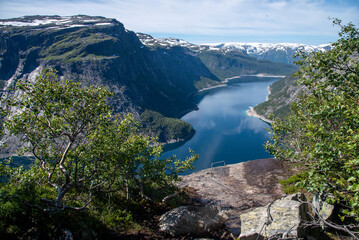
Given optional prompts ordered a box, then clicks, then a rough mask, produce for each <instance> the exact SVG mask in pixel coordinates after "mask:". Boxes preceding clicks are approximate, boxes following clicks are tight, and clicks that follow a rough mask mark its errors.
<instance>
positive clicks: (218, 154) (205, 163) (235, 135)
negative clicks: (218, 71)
mask: <svg viewBox="0 0 359 240" xmlns="http://www.w3.org/2000/svg"><path fill="white" fill-rule="evenodd" d="M258 80H262V79H258ZM276 80H277V79H271V80H270V81H258V82H250V83H235V84H232V85H230V86H228V87H225V88H220V89H215V90H212V91H210V92H209V93H207V94H205V95H202V96H196V97H197V99H201V100H200V102H199V104H198V107H199V110H198V111H193V112H190V113H188V114H187V115H185V116H184V117H183V118H182V119H183V120H184V121H187V122H189V123H191V124H192V125H193V127H194V128H195V130H196V134H195V136H194V137H193V138H192V139H191V140H189V141H187V142H185V143H181V144H182V145H181V146H179V145H178V144H177V145H172V146H167V147H166V148H165V150H169V149H170V148H171V147H177V148H176V149H174V150H169V151H167V152H166V153H164V155H165V156H169V155H173V154H176V156H177V157H178V158H181V159H184V158H185V157H186V156H188V149H189V148H191V149H193V150H194V151H195V152H196V153H197V154H199V160H198V161H197V162H196V163H195V171H197V170H201V169H204V168H209V167H210V166H211V163H213V162H218V161H225V162H226V164H231V163H238V162H243V161H248V160H252V159H259V158H267V157H271V156H270V155H269V154H268V153H267V152H266V151H265V150H264V148H263V144H264V143H265V142H266V141H267V140H268V138H269V134H268V133H267V131H266V130H265V129H266V128H267V127H268V124H266V123H264V122H263V121H261V120H259V119H257V118H254V117H249V116H247V115H246V113H245V111H246V110H247V109H248V108H249V107H250V106H255V105H256V104H258V103H260V102H263V101H264V100H265V98H266V96H267V88H268V86H269V85H270V84H271V83H272V82H274V81H276Z"/></svg>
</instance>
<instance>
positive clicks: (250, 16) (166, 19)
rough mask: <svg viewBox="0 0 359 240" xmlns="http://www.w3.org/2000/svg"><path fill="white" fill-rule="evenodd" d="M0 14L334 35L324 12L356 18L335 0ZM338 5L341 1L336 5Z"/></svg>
mask: <svg viewBox="0 0 359 240" xmlns="http://www.w3.org/2000/svg"><path fill="white" fill-rule="evenodd" d="M0 1H1V2H0V9H2V10H1V11H0V17H1V18H8V17H16V16H23V15H34V14H57V15H65V16H68V15H75V14H87V15H97V16H99V15H100V16H105V17H111V18H116V19H117V20H119V21H120V22H122V23H124V24H125V26H126V28H128V29H131V30H134V31H139V32H145V33H168V35H171V34H187V35H194V34H199V35H220V36H224V37H226V36H244V35H245V36H251V35H253V36H281V35H283V36H284V35H288V34H291V35H302V36H303V35H308V36H329V35H336V32H337V29H334V28H333V27H332V26H331V23H330V21H329V20H328V17H338V18H340V19H343V20H344V22H348V21H353V22H354V23H357V22H358V21H359V17H358V12H359V11H358V10H359V9H358V6H356V5H355V3H352V4H351V5H350V4H346V5H343V4H341V3H340V1H343V0H340V1H338V2H337V4H333V2H335V1H330V3H327V1H324V0H221V1H218V0H106V1H105V0H96V1H95V0H92V1H86V0H77V1H76V0H75V1H69V0H67V1H65V0H62V1H61V0H55V1H45V0H32V1H28V0H12V1H5V0H0ZM342 5H343V6H342Z"/></svg>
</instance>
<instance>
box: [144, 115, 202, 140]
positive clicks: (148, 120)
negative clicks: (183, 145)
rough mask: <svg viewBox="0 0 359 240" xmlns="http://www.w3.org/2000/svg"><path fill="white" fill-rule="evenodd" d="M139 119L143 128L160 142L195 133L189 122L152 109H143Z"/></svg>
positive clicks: (179, 138)
mask: <svg viewBox="0 0 359 240" xmlns="http://www.w3.org/2000/svg"><path fill="white" fill-rule="evenodd" d="M141 120H142V121H143V122H144V127H145V129H146V130H147V131H148V132H150V134H151V135H154V136H155V137H156V138H157V139H158V141H160V142H168V141H170V140H185V139H188V138H190V137H192V136H193V135H194V133H195V131H194V129H193V127H192V125H191V124H189V123H187V122H184V121H182V120H180V119H177V118H168V117H165V116H163V115H162V114H160V113H158V112H155V111H152V110H145V111H144V112H143V113H142V114H141Z"/></svg>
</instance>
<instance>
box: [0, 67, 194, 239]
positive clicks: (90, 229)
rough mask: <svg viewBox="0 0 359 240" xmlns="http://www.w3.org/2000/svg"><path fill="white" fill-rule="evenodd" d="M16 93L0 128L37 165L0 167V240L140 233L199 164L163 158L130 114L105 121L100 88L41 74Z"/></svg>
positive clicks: (106, 108) (107, 116) (108, 111)
mask: <svg viewBox="0 0 359 240" xmlns="http://www.w3.org/2000/svg"><path fill="white" fill-rule="evenodd" d="M17 89H18V90H19V91H21V92H22V94H21V95H20V96H18V97H17V98H13V99H11V100H10V101H9V103H8V106H13V107H15V108H11V110H12V112H8V114H12V117H11V118H10V119H8V120H6V121H5V126H6V128H7V129H8V130H9V131H10V133H11V134H15V135H21V136H23V138H22V140H23V141H24V142H26V143H28V144H29V145H28V147H24V148H23V149H22V153H31V154H32V155H33V157H34V158H35V163H34V164H33V165H31V167H30V168H29V169H24V168H23V167H11V166H10V164H11V163H10V162H6V161H5V162H4V163H2V164H0V176H1V182H0V238H1V239H15V238H16V239H24V238H28V239H33V238H40V239H49V238H60V237H61V236H62V237H64V231H66V230H70V231H71V232H72V234H73V235H74V238H75V239H78V238H79V239H83V238H85V239H99V238H100V239H105V238H107V237H108V236H107V235H109V234H111V233H116V232H119V231H121V230H124V229H127V228H131V227H134V226H139V225H138V223H136V222H137V220H138V219H139V217H143V215H145V214H147V213H148V212H149V211H151V210H150V209H151V206H152V207H153V206H158V205H159V202H160V201H161V200H162V199H163V198H164V197H165V196H167V195H169V194H172V193H173V192H174V191H175V190H176V188H175V186H174V185H173V183H174V182H175V181H177V180H178V179H179V177H178V174H179V173H181V172H184V171H186V170H188V169H191V168H192V162H193V161H194V160H195V159H196V158H197V155H195V154H193V153H192V156H191V157H189V158H187V159H186V160H184V161H181V160H176V159H175V158H173V157H170V158H166V159H163V158H161V152H162V148H161V147H160V145H159V144H158V143H157V142H156V141H154V140H153V139H152V138H151V137H149V136H146V135H144V134H141V133H140V131H139V127H140V126H139V124H138V123H137V122H135V121H134V118H133V116H132V115H127V116H123V117H120V116H113V115H112V114H111V109H110V107H109V105H108V104H107V103H106V98H107V97H109V96H110V95H111V94H110V93H109V92H108V91H107V90H106V89H105V88H102V87H99V88H94V87H90V88H81V87H80V84H79V83H74V82H72V81H71V80H60V78H59V77H58V76H57V75H56V73H55V72H54V71H53V70H45V71H43V72H42V73H41V75H39V76H38V77H37V79H36V81H34V82H19V83H18V85H17ZM19 109H20V110H21V111H18V110H19Z"/></svg>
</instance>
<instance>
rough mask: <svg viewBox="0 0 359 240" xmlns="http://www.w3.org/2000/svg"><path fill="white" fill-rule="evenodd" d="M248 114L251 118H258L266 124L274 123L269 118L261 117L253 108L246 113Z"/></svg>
mask: <svg viewBox="0 0 359 240" xmlns="http://www.w3.org/2000/svg"><path fill="white" fill-rule="evenodd" d="M246 114H247V115H248V116H250V117H256V118H259V119H260V120H262V121H264V122H266V123H269V124H271V123H272V122H273V121H272V120H270V119H268V118H265V117H264V116H262V115H259V114H258V113H257V112H256V110H254V108H253V107H249V109H248V110H247V111H246Z"/></svg>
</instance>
